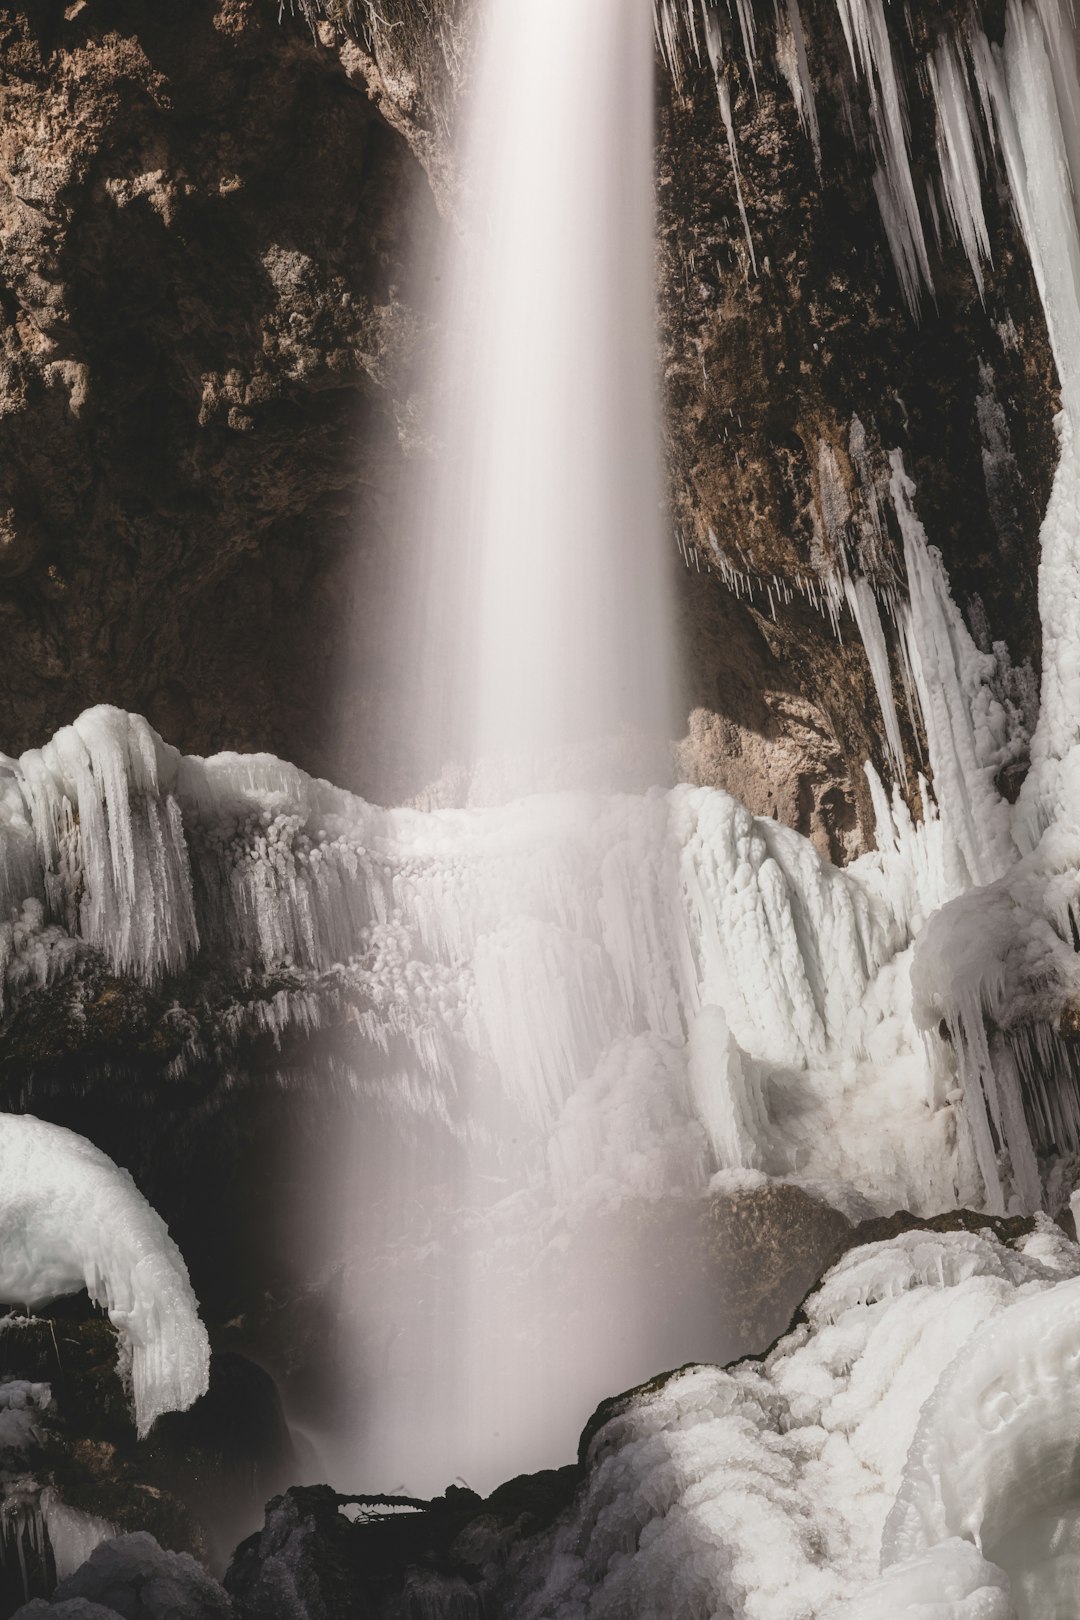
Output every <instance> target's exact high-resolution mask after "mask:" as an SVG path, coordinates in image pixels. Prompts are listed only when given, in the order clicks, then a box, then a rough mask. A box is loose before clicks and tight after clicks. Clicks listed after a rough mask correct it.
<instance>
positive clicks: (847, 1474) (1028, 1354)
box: [511, 1223, 1080, 1620]
mask: <svg viewBox="0 0 1080 1620" xmlns="http://www.w3.org/2000/svg"><path fill="white" fill-rule="evenodd" d="M806 1315H807V1323H806V1325H805V1326H802V1327H800V1328H798V1329H796V1330H795V1331H794V1332H793V1333H791V1334H789V1335H788V1337H787V1338H785V1339H783V1340H781V1342H780V1343H779V1345H778V1346H777V1347H776V1349H775V1350H774V1351H773V1352H772V1353H771V1354H770V1355H769V1356H768V1357H767V1358H766V1359H765V1360H764V1361H763V1362H760V1363H742V1364H739V1365H736V1366H734V1367H732V1368H730V1369H727V1370H721V1369H719V1368H715V1367H704V1366H699V1367H692V1368H689V1369H686V1370H684V1371H682V1372H680V1373H676V1374H673V1375H671V1376H670V1377H668V1378H666V1379H664V1380H663V1381H660V1382H658V1384H657V1385H656V1386H646V1387H645V1388H644V1389H643V1390H641V1391H638V1392H636V1393H634V1394H632V1395H631V1396H628V1397H625V1398H624V1400H623V1403H622V1407H621V1410H618V1411H617V1412H616V1413H615V1414H614V1415H613V1416H612V1417H611V1418H610V1419H609V1420H608V1421H607V1422H606V1423H605V1424H604V1425H603V1427H602V1428H601V1429H600V1430H599V1431H598V1432H597V1433H596V1434H595V1435H594V1436H593V1438H592V1440H591V1442H590V1446H589V1453H588V1459H587V1460H588V1476H587V1481H586V1485H585V1488H584V1491H583V1494H582V1497H581V1498H580V1500H579V1503H578V1505H577V1506H576V1508H575V1509H574V1510H572V1512H571V1513H570V1514H569V1515H568V1517H567V1518H566V1519H565V1520H564V1522H563V1523H562V1524H561V1525H560V1526H558V1527H557V1528H556V1529H555V1530H554V1531H553V1532H552V1533H551V1535H550V1536H549V1537H547V1538H546V1539H545V1540H544V1542H543V1544H542V1545H541V1546H540V1547H539V1548H538V1549H536V1550H535V1551H534V1552H533V1553H532V1554H531V1555H530V1556H529V1558H528V1561H527V1563H526V1564H525V1566H524V1567H523V1568H522V1569H521V1570H519V1571H518V1572H517V1574H516V1575H515V1577H514V1580H513V1586H512V1592H511V1596H512V1597H513V1598H514V1599H515V1600H516V1602H517V1603H518V1605H519V1607H516V1608H515V1609H514V1612H515V1614H518V1615H519V1616H520V1617H521V1620H564V1617H565V1620H570V1617H571V1616H573V1617H574V1620H599V1617H601V1616H605V1617H606V1616H614V1615H626V1616H635V1615H637V1616H642V1617H644V1616H646V1615H658V1614H687V1615H691V1614H693V1615H697V1614H701V1615H711V1614H725V1615H731V1616H732V1617H733V1620H797V1617H805V1616H806V1615H809V1614H814V1615H820V1616H829V1617H835V1620H839V1617H840V1616H844V1617H846V1620H856V1616H857V1617H858V1620H873V1617H875V1616H879V1615H880V1616H881V1617H882V1620H885V1617H886V1616H888V1620H896V1617H899V1616H904V1615H908V1614H910V1615H911V1616H912V1620H914V1617H915V1616H919V1620H927V1617H929V1616H934V1617H935V1620H1011V1617H1013V1616H1014V1613H1015V1611H1014V1609H1013V1606H1012V1604H1011V1602H1010V1599H1009V1590H1008V1574H1009V1567H1011V1566H1009V1567H1006V1568H1003V1567H1002V1566H1001V1565H999V1564H997V1563H996V1562H995V1553H997V1555H998V1556H1000V1557H1002V1558H1003V1559H1005V1560H1006V1563H1007V1565H1008V1561H1009V1560H1010V1559H1011V1558H1012V1549H1013V1543H1012V1542H1010V1537H1012V1538H1013V1540H1014V1541H1015V1537H1016V1535H1017V1532H1018V1530H1019V1531H1022V1530H1023V1527H1024V1526H1025V1524H1026V1523H1027V1521H1028V1519H1029V1518H1030V1517H1031V1516H1035V1517H1037V1518H1038V1520H1039V1527H1040V1533H1041V1534H1042V1535H1043V1539H1044V1540H1045V1538H1046V1535H1047V1534H1048V1533H1051V1532H1052V1531H1053V1528H1054V1526H1055V1525H1056V1526H1059V1527H1060V1526H1065V1527H1066V1528H1067V1527H1068V1526H1069V1525H1071V1523H1072V1517H1073V1515H1074V1514H1075V1503H1074V1501H1073V1492H1074V1489H1075V1481H1074V1479H1073V1478H1072V1477H1071V1474H1070V1468H1071V1465H1072V1462H1073V1460H1074V1459H1075V1456H1076V1447H1077V1441H1078V1437H1077V1433H1076V1432H1075V1431H1076V1424H1077V1414H1076V1410H1075V1408H1076V1403H1075V1401H1073V1400H1072V1397H1071V1394H1070V1393H1069V1391H1070V1388H1071V1380H1072V1377H1073V1373H1072V1368H1073V1367H1074V1365H1075V1362H1076V1360H1077V1358H1078V1357H1080V1249H1077V1248H1076V1247H1075V1246H1074V1245H1072V1244H1070V1243H1068V1242H1066V1240H1065V1239H1064V1238H1063V1237H1062V1235H1061V1234H1060V1232H1058V1231H1057V1229H1056V1228H1051V1227H1050V1226H1049V1223H1047V1224H1046V1226H1044V1227H1042V1228H1040V1229H1039V1230H1038V1231H1037V1232H1036V1233H1035V1235H1033V1236H1032V1237H1030V1238H1028V1239H1026V1240H1023V1241H1022V1242H1021V1243H1020V1244H1019V1245H1018V1247H1017V1248H1016V1249H1015V1250H1014V1249H1010V1248H1007V1247H1005V1246H1004V1245H1003V1244H1002V1243H1000V1242H999V1241H998V1240H997V1239H995V1238H994V1237H993V1236H991V1234H990V1233H989V1232H985V1233H983V1234H976V1233H968V1232H955V1233H946V1234H936V1233H932V1232H922V1231H919V1232H909V1233H906V1234H904V1235H903V1236H901V1237H898V1238H895V1239H893V1240H891V1241H889V1242H885V1243H878V1244H873V1245H870V1246H867V1247H865V1248H862V1249H857V1250H854V1251H852V1252H851V1253H850V1254H848V1255H847V1256H845V1258H844V1259H843V1260H842V1261H841V1262H840V1263H839V1264H838V1265H837V1266H836V1267H834V1269H833V1270H832V1271H831V1272H829V1273H828V1274H827V1276H826V1277H825V1279H824V1281H823V1283H822V1285H821V1287H820V1288H819V1289H818V1291H817V1292H816V1293H815V1294H813V1295H812V1296H811V1297H810V1299H809V1301H808V1302H807V1306H806ZM1063 1408H1065V1409H1066V1410H1063ZM1059 1539H1060V1537H1059ZM973 1542H974V1545H973ZM979 1545H981V1546H982V1549H983V1551H982V1553H980V1552H979V1550H978V1547H979ZM1024 1567H1025V1569H1026V1568H1027V1567H1028V1566H1027V1565H1025V1566H1024ZM881 1570H883V1571H884V1574H883V1575H882V1574H880V1573H879V1571H881ZM541 1572H543V1573H541ZM1059 1574H1060V1571H1058V1574H1057V1575H1056V1574H1055V1573H1054V1569H1053V1560H1050V1561H1049V1563H1048V1564H1047V1565H1046V1566H1045V1567H1044V1576H1043V1578H1044V1580H1045V1581H1046V1582H1049V1583H1053V1581H1055V1580H1056V1579H1057V1578H1058V1575H1059ZM1049 1590H1051V1586H1044V1588H1042V1591H1043V1593H1044V1594H1045V1592H1046V1591H1049ZM1024 1612H1031V1613H1039V1614H1043V1613H1047V1612H1051V1611H1050V1610H1047V1609H1045V1608H1039V1607H1037V1606H1036V1607H1034V1608H1032V1609H1031V1610H1030V1611H1028V1610H1025V1611H1024ZM1052 1612H1058V1611H1056V1610H1054V1611H1052Z"/></svg>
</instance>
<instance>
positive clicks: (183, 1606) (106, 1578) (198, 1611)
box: [15, 1530, 233, 1620]
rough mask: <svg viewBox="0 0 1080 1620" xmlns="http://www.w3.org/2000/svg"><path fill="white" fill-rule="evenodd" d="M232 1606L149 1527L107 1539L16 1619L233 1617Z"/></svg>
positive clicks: (202, 1572) (194, 1565)
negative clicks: (159, 1541)
mask: <svg viewBox="0 0 1080 1620" xmlns="http://www.w3.org/2000/svg"><path fill="white" fill-rule="evenodd" d="M232 1612H233V1610H232V1604H231V1603H230V1601H229V1599H228V1597H227V1596H226V1594H225V1593H224V1592H223V1591H222V1589H221V1587H220V1586H219V1585H218V1583H217V1581H215V1580H213V1579H212V1577H211V1576H209V1575H208V1574H207V1573H206V1571H205V1570H204V1569H202V1568H201V1567H200V1565H198V1564H197V1563H196V1562H195V1560H194V1558H192V1557H190V1556H189V1554H187V1553H174V1552H166V1551H164V1550H163V1549H162V1548H161V1547H159V1546H158V1544H157V1542H156V1541H155V1540H154V1538H153V1536H151V1535H149V1534H147V1532H146V1531H145V1530H140V1531H136V1532H135V1533H134V1534H133V1535H130V1536H118V1537H117V1538H116V1540H115V1541H103V1542H102V1543H101V1545H100V1546H98V1547H96V1548H95V1549H94V1551H93V1552H92V1553H91V1554H90V1557H89V1558H88V1559H87V1560H86V1563H85V1564H83V1565H82V1566H81V1568H79V1569H77V1570H76V1571H75V1573H74V1574H73V1575H69V1576H68V1578H67V1579H66V1580H64V1581H61V1582H60V1584H59V1586H58V1587H57V1588H56V1591H55V1592H54V1593H53V1595H52V1599H51V1600H50V1601H48V1602H46V1601H45V1600H44V1599H42V1598H38V1599H35V1601H34V1602H33V1603H28V1604H26V1605H24V1607H23V1608H21V1609H20V1610H19V1611H18V1614H17V1616H16V1617H15V1620H31V1617H32V1616H36V1615H42V1616H48V1620H116V1616H118V1615H119V1616H121V1620H230V1617H231V1615H232Z"/></svg>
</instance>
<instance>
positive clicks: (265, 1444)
mask: <svg viewBox="0 0 1080 1620" xmlns="http://www.w3.org/2000/svg"><path fill="white" fill-rule="evenodd" d="M0 1379H2V1380H4V1381H6V1382H9V1383H10V1382H11V1381H12V1380H24V1381H27V1382H29V1383H31V1384H34V1385H38V1386H47V1389H48V1391H49V1393H50V1394H51V1402H50V1403H49V1405H48V1408H47V1410H46V1411H45V1412H44V1414H43V1415H42V1416H41V1418H40V1420H39V1421H37V1422H36V1423H35V1427H34V1438H33V1443H32V1445H31V1447H30V1449H29V1451H28V1453H27V1455H26V1456H25V1458H24V1459H23V1462H22V1466H23V1468H24V1469H25V1470H26V1473H25V1480H26V1484H25V1486H24V1488H23V1494H24V1495H26V1499H27V1502H28V1503H31V1497H32V1498H33V1502H32V1503H31V1505H35V1504H38V1503H41V1502H43V1501H45V1500H48V1501H51V1502H53V1503H56V1504H58V1505H59V1506H60V1508H61V1510H62V1515H67V1516H68V1517H71V1518H72V1523H73V1525H74V1529H73V1531H72V1534H73V1535H75V1536H76V1537H77V1536H78V1535H80V1534H82V1533H83V1531H82V1528H81V1527H82V1526H91V1527H92V1526H94V1525H97V1526H98V1527H99V1529H98V1531H97V1534H98V1535H100V1534H108V1535H111V1536H116V1535H119V1534H127V1533H131V1534H135V1533H144V1532H145V1533H146V1534H147V1535H149V1536H152V1537H153V1538H155V1541H156V1543H157V1544H158V1545H159V1546H160V1547H161V1548H163V1549H165V1550H166V1551H168V1552H172V1553H183V1554H188V1555H191V1557H193V1558H194V1559H196V1560H198V1562H199V1564H210V1565H211V1566H213V1567H217V1568H224V1566H225V1564H226V1563H227V1561H228V1558H229V1555H230V1552H231V1550H232V1548H233V1546H234V1545H235V1543H236V1540H237V1539H238V1537H239V1536H240V1535H242V1534H243V1533H244V1532H245V1530H246V1529H247V1528H248V1527H249V1526H250V1525H251V1524H252V1523H254V1522H257V1520H258V1518H259V1517H260V1515H261V1511H262V1507H263V1504H264V1502H265V1501H266V1500H267V1498H268V1497H269V1496H270V1495H272V1494H273V1492H274V1491H276V1490H279V1489H280V1488H281V1487H282V1485H283V1484H284V1483H285V1482H286V1481H287V1480H288V1479H289V1478H290V1477H294V1476H295V1471H296V1466H297V1464H296V1456H295V1453H294V1450H293V1445H292V1441H291V1438H290V1435H289V1432H288V1429H287V1427H286V1425H285V1421H284V1417H283V1414H282V1410H281V1403H280V1400H279V1398H278V1393H277V1390H276V1387H275V1385H274V1382H273V1380H272V1379H271V1378H270V1376H269V1375H268V1374H267V1373H266V1372H264V1371H263V1369H262V1368H261V1367H259V1366H258V1365H256V1364H255V1363H254V1362H252V1361H251V1360H249V1359H248V1358H247V1357H244V1356H241V1355H239V1354H236V1353H235V1352H230V1351H228V1350H225V1351H221V1352H219V1353H218V1354H216V1355H215V1356H214V1357H213V1360H212V1365H211V1375H210V1388H209V1391H208V1393H207V1394H206V1395H205V1396H204V1397H203V1398H202V1399H201V1400H200V1401H198V1402H197V1403H196V1405H195V1406H194V1407H192V1408H191V1410H190V1411H188V1412H184V1413H170V1414H168V1415H166V1416H165V1417H164V1418H162V1419H160V1420H159V1421H158V1423H157V1424H156V1425H155V1427H154V1428H153V1430H152V1431H151V1433H150V1434H149V1435H148V1436H147V1437H146V1438H145V1439H144V1440H138V1439H137V1438H136V1434H135V1427H134V1423H133V1420H132V1416H131V1410H130V1402H129V1397H128V1394H127V1391H126V1390H125V1388H124V1386H123V1383H122V1381H121V1378H120V1375H119V1373H118V1370H117V1361H116V1333H115V1330H114V1329H113V1327H112V1326H111V1324H110V1323H109V1321H108V1320H107V1318H105V1317H104V1316H103V1315H101V1314H100V1313H99V1312H97V1311H96V1310H95V1309H94V1308H93V1307H92V1306H91V1305H90V1304H89V1301H88V1300H87V1299H86V1296H85V1295H80V1296H77V1297H74V1298H72V1299H68V1300H61V1301H58V1302H57V1304H56V1305H54V1306H52V1307H50V1308H49V1309H48V1310H47V1311H44V1312H41V1313H39V1314H36V1315H33V1316H26V1315H19V1314H16V1313H14V1312H13V1313H11V1314H9V1315H8V1316H6V1317H2V1318H0ZM31 1486H32V1490H31ZM27 1493H29V1494H27ZM45 1520H46V1524H47V1523H48V1522H49V1513H48V1512H46V1513H45ZM65 1522H66V1520H65ZM39 1539H40V1538H39ZM42 1558H43V1560H44V1562H43V1568H42V1572H41V1575H40V1577H32V1578H31V1580H30V1583H29V1584H30V1590H31V1592H33V1591H34V1590H35V1588H36V1589H37V1590H38V1591H40V1590H41V1589H42V1586H44V1587H45V1589H46V1590H47V1589H48V1587H49V1586H50V1585H51V1584H52V1582H51V1580H50V1577H49V1567H50V1561H51V1559H52V1553H51V1551H50V1550H49V1549H48V1548H47V1547H45V1546H44V1544H43V1546H42ZM185 1567H186V1566H185ZM60 1573H63V1571H62V1570H61V1571H60ZM9 1584H11V1583H9ZM23 1584H24V1583H23V1582H21V1581H16V1582H14V1592H13V1593H9V1594H8V1603H7V1607H6V1608H4V1609H3V1611H2V1612H4V1613H8V1614H10V1613H11V1608H12V1606H13V1604H12V1597H13V1596H17V1597H18V1598H19V1601H21V1599H22V1596H24V1595H25V1593H24V1592H20V1591H19V1587H20V1586H22V1585H23ZM68 1595H69V1596H73V1597H74V1596H82V1597H87V1598H89V1597H91V1596H92V1595H93V1594H91V1593H90V1592H89V1591H88V1590H84V1589H83V1588H81V1587H80V1588H78V1590H77V1591H75V1590H73V1591H72V1592H71V1593H70V1594H68ZM121 1612H123V1613H125V1614H126V1613H127V1612H128V1611H127V1610H126V1609H124V1610H122V1611H121Z"/></svg>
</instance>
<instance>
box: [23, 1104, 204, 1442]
mask: <svg viewBox="0 0 1080 1620" xmlns="http://www.w3.org/2000/svg"><path fill="white" fill-rule="evenodd" d="M82 1288H85V1289H86V1290H87V1292H88V1294H89V1295H90V1297H91V1299H92V1300H94V1301H95V1302H96V1303H97V1304H100V1305H102V1306H104V1308H105V1309H106V1310H107V1312H108V1314H109V1318H110V1320H111V1321H112V1323H113V1325H114V1326H115V1327H116V1328H117V1330H118V1332H119V1335H120V1355H121V1372H122V1374H123V1375H124V1377H125V1380H126V1381H129V1383H130V1388H131V1393H132V1398H133V1401H134V1407H135V1420H136V1425H137V1428H138V1431H139V1433H140V1435H142V1434H146V1433H147V1432H148V1430H149V1429H150V1427H151V1426H152V1424H153V1423H154V1420H155V1419H156V1418H157V1417H159V1416H160V1415H161V1414H162V1413H163V1412H171V1411H183V1410H185V1409H186V1408H187V1407H189V1406H190V1405H191V1404H192V1403H193V1402H194V1401H195V1400H197V1399H198V1397H199V1396H200V1395H202V1394H203V1393H204V1392H205V1390H206V1388H207V1384H208V1379H209V1365H210V1346H209V1341H208V1339H207V1336H206V1329H205V1328H204V1327H203V1324H202V1322H201V1321H200V1320H199V1314H198V1304H197V1301H196V1299H195V1295H194V1293H193V1292H192V1288H191V1283H190V1281H189V1279H188V1273H187V1267H186V1266H185V1264H184V1261H183V1257H182V1256H181V1254H180V1251H179V1249H178V1248H177V1247H176V1244H175V1243H174V1242H173V1241H172V1239H171V1238H170V1236H169V1233H168V1229H167V1227H166V1226H165V1223H164V1221H162V1219H161V1218H160V1216H159V1215H157V1214H156V1213H155V1211H154V1210H153V1209H151V1207H150V1205H149V1204H148V1203H147V1202H146V1200H145V1198H143V1196H142V1194H141V1193H140V1192H139V1191H138V1189H137V1187H136V1186H135V1184H134V1182H133V1181H132V1179H131V1177H130V1176H129V1175H128V1173H127V1172H126V1171H124V1170H121V1169H120V1168H119V1167H118V1166H117V1165H115V1164H114V1163H113V1162H112V1160H111V1159H109V1158H108V1157H107V1156H106V1155H105V1154H104V1153H101V1152H100V1151H99V1150H98V1149H97V1148H95V1147H94V1146H93V1144H92V1143H90V1142H88V1141H86V1139H85V1138H84V1137H80V1136H76V1135H75V1133H74V1132H73V1131H68V1130H64V1129H63V1128H62V1127H60V1126H57V1125H49V1124H46V1123H44V1122H43V1121H42V1120H38V1119H34V1118H32V1117H30V1116H29V1115H25V1114H23V1115H14V1114H0V1299H2V1300H4V1301H6V1302H8V1303H10V1304H12V1305H22V1306H26V1307H33V1306H36V1305H43V1304H46V1303H47V1302H48V1301H50V1300H53V1299H56V1298H58V1297H60V1296H62V1295H64V1294H71V1293H75V1292H77V1291H78V1290H80V1289H82Z"/></svg>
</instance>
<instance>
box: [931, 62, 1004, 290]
mask: <svg viewBox="0 0 1080 1620" xmlns="http://www.w3.org/2000/svg"><path fill="white" fill-rule="evenodd" d="M927 66H928V71H929V75H930V88H931V91H932V93H933V97H934V102H935V105H936V107H937V120H938V124H937V143H938V159H939V162H940V164H941V178H942V183H943V185H944V188H945V196H946V198H947V199H948V204H949V214H950V217H951V219H952V222H953V226H954V228H955V230H956V232H957V234H958V235H959V237H960V240H961V242H962V243H963V245H964V251H965V253H966V254H967V257H968V263H969V264H970V265H971V270H972V274H973V275H974V277H975V281H976V285H977V286H978V289H979V297H980V298H984V288H983V276H982V264H981V261H982V260H983V259H986V260H987V261H989V260H990V257H991V255H990V238H989V235H988V234H987V229H986V219H985V217H984V214H983V205H982V177H981V175H980V173H979V161H978V157H977V155H976V149H975V139H976V138H975V134H974V119H973V115H974V108H973V106H972V102H971V93H970V89H969V84H968V78H967V74H966V73H965V72H964V69H963V67H962V66H961V63H960V58H959V54H958V52H957V50H956V48H955V46H954V45H953V44H952V42H951V41H950V40H949V39H947V38H946V39H943V40H942V42H941V43H940V44H939V46H938V48H937V50H936V51H935V52H934V54H933V56H932V57H931V58H930V60H929V63H928V64H927Z"/></svg>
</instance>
